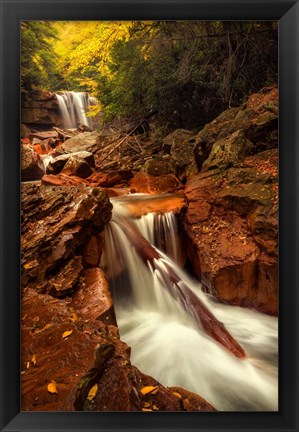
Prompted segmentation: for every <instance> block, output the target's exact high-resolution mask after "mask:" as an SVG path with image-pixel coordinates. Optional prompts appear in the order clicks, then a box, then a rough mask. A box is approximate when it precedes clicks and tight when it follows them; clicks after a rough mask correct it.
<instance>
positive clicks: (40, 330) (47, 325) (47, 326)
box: [34, 324, 52, 334]
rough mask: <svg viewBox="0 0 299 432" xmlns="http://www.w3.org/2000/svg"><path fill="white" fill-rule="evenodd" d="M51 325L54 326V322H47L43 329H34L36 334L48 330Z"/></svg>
mask: <svg viewBox="0 0 299 432" xmlns="http://www.w3.org/2000/svg"><path fill="white" fill-rule="evenodd" d="M51 326H52V324H46V325H45V326H44V327H43V328H42V329H36V330H35V331H34V333H35V334H37V333H41V332H42V331H44V330H47V329H48V328H50V327H51Z"/></svg>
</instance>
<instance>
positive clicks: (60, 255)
mask: <svg viewBox="0 0 299 432" xmlns="http://www.w3.org/2000/svg"><path fill="white" fill-rule="evenodd" d="M21 200H22V201H21V204H22V241H21V242H22V260H21V264H22V277H21V280H22V286H23V287H24V286H27V285H29V284H30V286H33V287H35V288H38V284H39V283H41V284H43V283H44V281H45V279H46V278H49V277H51V276H53V275H55V272H56V271H58V269H60V268H61V266H62V265H65V263H66V262H67V261H69V260H70V259H71V258H72V257H73V256H74V255H76V251H77V250H79V248H82V247H83V246H84V245H85V244H86V242H87V241H88V240H89V238H90V237H91V236H92V235H94V234H96V233H98V232H100V231H101V230H102V229H103V227H104V225H105V223H106V222H108V221H109V219H110V217H111V209H112V205H111V204H110V202H109V199H108V197H107V194H106V193H105V192H103V191H100V190H99V189H96V188H89V187H86V186H80V187H75V186H73V187H69V186H66V187H63V186H61V187H57V186H55V187H50V186H37V185H33V184H24V185H23V186H22V197H21Z"/></svg>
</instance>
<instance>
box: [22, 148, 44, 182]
mask: <svg viewBox="0 0 299 432" xmlns="http://www.w3.org/2000/svg"><path fill="white" fill-rule="evenodd" d="M43 175H44V169H43V164H42V162H41V160H40V158H39V155H38V154H37V153H36V152H35V151H34V150H33V149H32V148H31V147H29V146H27V145H22V146H21V176H22V181H29V180H40V179H41V178H42V176H43Z"/></svg>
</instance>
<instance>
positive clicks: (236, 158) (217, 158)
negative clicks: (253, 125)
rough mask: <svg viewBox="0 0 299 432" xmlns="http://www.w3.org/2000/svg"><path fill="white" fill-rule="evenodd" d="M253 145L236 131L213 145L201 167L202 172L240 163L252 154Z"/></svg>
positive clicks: (240, 132)
mask: <svg viewBox="0 0 299 432" xmlns="http://www.w3.org/2000/svg"><path fill="white" fill-rule="evenodd" d="M253 149H254V146H253V144H252V143H251V142H250V141H249V140H248V139H247V138H246V137H245V133H244V132H243V131H242V130H238V131H236V132H234V133H232V134H231V135H229V136H228V137H226V138H223V139H221V140H219V141H217V142H216V143H215V144H213V147H212V150H211V153H210V155H209V157H208V159H207V160H206V161H205V162H204V164H203V166H202V172H204V171H208V170H211V169H215V168H224V169H225V168H228V167H230V166H233V165H235V164H237V163H238V162H240V161H241V160H242V159H244V157H245V156H248V155H249V154H250V153H251V152H253Z"/></svg>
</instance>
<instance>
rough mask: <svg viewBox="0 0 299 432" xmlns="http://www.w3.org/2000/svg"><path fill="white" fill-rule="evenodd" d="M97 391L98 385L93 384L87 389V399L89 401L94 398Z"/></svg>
mask: <svg viewBox="0 0 299 432" xmlns="http://www.w3.org/2000/svg"><path fill="white" fill-rule="evenodd" d="M97 391H98V385H97V384H95V385H94V386H93V387H91V389H90V390H89V392H88V396H87V399H88V400H89V401H92V400H93V399H94V398H95V396H96V394H97Z"/></svg>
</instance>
